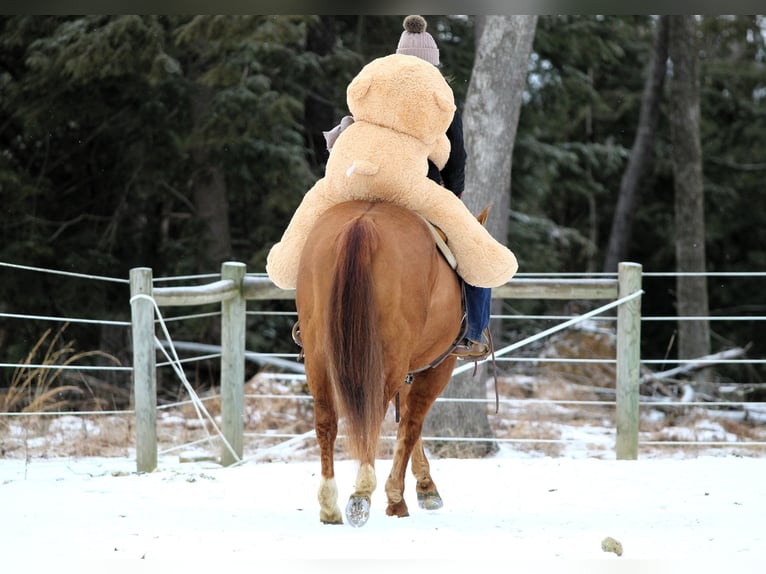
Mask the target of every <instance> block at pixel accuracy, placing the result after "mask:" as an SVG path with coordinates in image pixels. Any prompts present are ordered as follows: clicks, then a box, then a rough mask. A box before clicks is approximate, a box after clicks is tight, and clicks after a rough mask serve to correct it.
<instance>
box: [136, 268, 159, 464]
mask: <svg viewBox="0 0 766 574" xmlns="http://www.w3.org/2000/svg"><path fill="white" fill-rule="evenodd" d="M137 295H141V297H137ZM151 296H152V270H151V269H149V268H148V267H137V268H134V269H131V270H130V312H131V330H132V337H133V390H134V397H135V398H134V408H135V411H136V470H137V471H138V472H152V471H153V470H154V469H155V468H157V371H156V358H155V350H154V304H153V303H152V301H151V299H149V298H151ZM147 297H149V298H147Z"/></svg>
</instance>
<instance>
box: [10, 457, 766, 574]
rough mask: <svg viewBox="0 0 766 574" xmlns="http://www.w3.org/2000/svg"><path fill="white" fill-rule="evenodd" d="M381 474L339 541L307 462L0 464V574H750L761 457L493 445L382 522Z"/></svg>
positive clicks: (439, 468) (760, 555) (763, 495)
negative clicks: (608, 546) (153, 564)
mask: <svg viewBox="0 0 766 574" xmlns="http://www.w3.org/2000/svg"><path fill="white" fill-rule="evenodd" d="M390 465H391V463H390V460H386V459H381V460H379V461H378V463H377V477H378V489H377V490H376V491H375V494H374V495H373V500H372V503H373V509H372V512H371V516H370V519H369V521H368V522H367V524H366V525H365V526H363V527H362V528H352V527H350V526H348V525H343V526H331V525H324V524H321V523H320V521H319V507H318V503H317V501H316V491H317V487H318V484H319V480H318V477H319V462H318V460H313V461H293V462H290V461H288V462H285V461H281V462H254V461H250V462H245V463H244V464H241V465H238V466H232V467H228V468H225V467H221V466H219V465H217V464H215V463H213V462H204V461H198V462H188V463H187V462H180V459H179V458H178V457H171V456H165V457H163V458H162V459H161V460H160V464H159V466H158V469H157V470H156V471H154V472H152V473H142V474H138V473H136V472H135V461H134V460H133V459H132V458H130V457H119V458H118V457H115V458H52V459H31V460H28V461H25V460H23V459H4V460H0V504H1V508H2V515H1V516H2V519H1V520H0V548H2V552H3V553H2V560H3V562H2V563H3V564H4V566H3V568H2V569H3V572H12V571H17V569H14V568H10V569H7V566H5V565H7V564H14V563H19V564H24V565H28V563H29V561H30V560H33V561H34V560H44V561H45V560H52V561H55V563H56V564H57V565H59V566H57V567H56V571H60V570H62V569H63V567H64V566H65V565H69V566H73V565H76V564H80V563H81V562H82V561H89V562H90V561H102V560H114V559H140V558H144V559H146V560H163V561H164V560H173V561H174V562H175V563H176V565H178V564H180V563H188V564H189V565H190V566H193V565H195V564H197V565H199V564H200V563H206V562H210V561H215V562H218V561H221V560H232V559H236V560H248V561H264V560H280V561H283V560H295V559H307V560H315V561H316V560H324V559H328V558H359V559H365V560H372V561H375V560H382V559H389V558H399V559H410V558H421V559H429V560H436V559H442V560H446V561H447V562H445V563H444V564H445V565H446V566H451V567H452V568H454V567H455V564H456V562H455V561H456V560H469V561H471V562H474V561H476V560H479V559H486V560H492V561H498V562H499V564H498V566H497V567H498V568H502V569H501V570H499V571H502V572H510V571H517V570H518V569H519V567H520V565H523V564H525V563H527V564H529V563H532V564H538V563H539V561H543V562H547V561H554V563H556V564H557V563H558V561H559V560H566V561H568V563H569V564H570V565H571V564H575V565H580V566H583V565H588V566H587V568H586V567H584V566H583V568H584V570H583V571H588V572H600V571H613V570H611V569H610V570H603V569H598V568H599V566H598V565H601V564H602V563H603V564H609V565H611V566H610V568H611V567H623V568H624V567H625V565H626V564H632V565H634V566H637V565H638V566H640V565H646V564H647V562H646V561H650V562H649V563H650V564H652V568H651V569H649V570H643V569H639V570H629V571H631V572H633V571H641V572H644V571H646V572H649V571H651V572H660V571H663V570H662V568H661V566H662V565H663V564H665V565H672V564H677V563H678V561H679V560H680V561H682V562H681V564H682V565H683V566H684V567H683V568H681V569H680V570H679V569H675V568H673V569H672V571H674V572H699V571H701V570H700V569H702V570H704V569H705V567H711V565H712V564H719V563H721V562H723V567H725V568H726V569H730V568H731V566H732V564H734V563H737V564H738V566H737V572H738V573H739V572H744V571H753V572H763V571H764V570H763V568H764V567H763V564H764V563H766V562H765V561H766V526H765V525H764V522H765V521H766V489H764V487H763V484H764V482H763V481H764V477H766V458H760V457H742V456H732V455H718V456H716V455H704V456H699V457H697V458H688V457H679V456H667V457H652V458H640V459H639V460H637V461H617V460H605V459H601V458H590V457H572V456H560V457H555V458H552V457H535V456H529V455H525V454H523V453H520V452H518V451H514V450H511V449H509V448H506V447H503V448H501V450H500V453H499V454H497V455H496V456H493V457H490V458H485V459H432V460H431V466H432V469H431V470H432V475H433V477H434V480H435V481H436V483H437V486H438V488H439V491H440V493H441V495H442V497H443V498H444V507H443V508H442V509H440V510H436V511H425V510H422V509H420V508H419V507H418V506H417V502H416V499H415V496H414V484H413V479H412V477H411V475H409V474H408V476H407V483H406V491H405V499H406V500H407V502H408V504H409V507H410V516H409V517H406V518H392V517H388V516H386V515H385V494H384V492H383V483H384V482H385V478H386V476H387V474H388V471H389V469H390ZM355 474H356V463H355V462H353V461H348V460H341V461H338V462H336V476H337V481H338V489H339V493H340V506H341V508H343V507H344V506H345V500H346V499H347V497H348V495H349V494H350V493H351V490H352V487H353V481H354V478H355ZM607 537H612V538H614V539H615V540H617V541H619V542H620V544H621V545H622V547H623V550H624V551H623V554H622V556H617V555H616V554H615V553H612V552H605V551H604V550H602V548H601V543H602V541H603V540H604V539H605V538H607ZM373 563H374V562H373ZM401 564H402V565H403V566H404V565H406V564H408V565H409V567H410V568H414V567H415V566H413V565H414V564H415V563H414V562H402V563H401ZM692 564H694V565H696V566H694V567H693V568H691V567H690V565H692ZM514 565H515V566H516V567H514ZM434 566H436V563H434ZM638 566H637V567H638ZM397 568H399V567H397ZM658 568H659V569H658ZM748 568H752V570H748ZM314 570H316V568H314ZM419 570H420V569H419ZM171 571H178V569H177V568H176V569H172V570H171ZM277 571H280V570H277ZM522 571H523V569H522ZM531 571H540V570H539V568H533V569H532V570H531ZM620 571H626V570H620ZM667 571H671V569H668V570H667Z"/></svg>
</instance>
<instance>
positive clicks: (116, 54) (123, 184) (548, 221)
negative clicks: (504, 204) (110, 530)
mask: <svg viewBox="0 0 766 574" xmlns="http://www.w3.org/2000/svg"><path fill="white" fill-rule="evenodd" d="M401 22H402V16H372V15H368V16H265V15H257V16H159V15H151V16H135V15H134V16H130V15H127V16H124V15H122V16H70V17H64V16H0V205H2V209H0V234H2V240H1V241H0V262H6V263H13V264H19V265H27V266H34V267H41V268H48V269H59V270H65V271H74V272H77V273H83V274H94V275H98V276H106V277H119V278H127V277H128V273H129V270H130V269H131V268H133V267H139V266H147V267H151V268H152V269H153V272H154V275H155V277H166V276H177V275H188V274H209V273H216V272H218V270H219V269H220V264H221V262H222V261H226V260H238V261H243V262H245V263H246V264H247V267H248V271H250V272H258V271H263V269H264V264H265V258H266V254H267V253H268V250H269V248H270V247H271V245H272V244H273V243H274V242H276V241H278V240H279V238H280V236H281V234H282V232H283V231H284V228H285V227H286V225H287V223H288V221H289V219H290V217H291V215H292V213H293V211H294V210H295V208H296V207H297V205H298V203H299V202H300V200H301V198H302V196H303V194H304V193H305V192H306V191H307V190H308V189H309V188H310V187H311V185H312V184H313V183H314V181H315V180H316V179H318V178H319V177H321V175H322V173H323V169H324V163H325V161H326V158H327V152H326V149H325V145H324V139H323V137H322V131H323V130H327V129H329V128H331V127H332V126H334V125H335V124H336V123H337V122H338V120H339V119H340V118H341V117H342V116H343V115H345V114H346V113H347V111H346V105H345V89H346V86H347V85H348V83H349V82H350V80H351V79H352V78H353V77H354V76H355V75H356V73H357V72H358V71H359V70H360V69H361V67H362V66H363V65H364V64H365V63H367V62H368V61H370V60H371V59H373V58H375V57H379V56H384V55H387V54H390V53H392V52H393V51H394V50H395V48H396V44H397V41H398V38H399V35H400V33H401V29H402V28H401ZM428 22H429V31H430V32H431V33H432V34H433V35H434V37H435V38H436V40H437V42H438V44H439V47H440V51H441V61H442V70H443V72H444V74H445V76H447V77H448V78H449V80H450V83H451V85H452V88H453V90H454V93H455V97H456V101H457V104H458V106H459V107H461V108H462V106H463V104H464V102H465V97H466V92H467V89H468V86H469V82H470V79H471V71H472V65H473V61H474V53H475V40H476V26H475V24H476V19H475V18H474V17H472V16H446V15H445V16H429V17H428ZM765 24H766V20H764V18H763V17H761V16H704V17H700V18H699V19H698V21H697V29H696V34H697V39H698V54H699V85H700V92H699V97H700V110H701V116H700V117H701V123H700V141H701V146H702V157H703V180H704V208H705V209H704V214H705V250H706V261H705V264H706V268H707V271H713V272H726V271H733V272H746V271H762V270H763V269H764V263H766V226H764V225H763V215H762V214H763V213H764V212H765V211H766V193H764V191H763V182H764V174H765V173H766V63H765V62H764V59H765V58H766V33H765V32H764V25H765ZM656 26H657V19H656V18H653V17H651V16H648V15H640V16H639V15H636V16H595V15H580V16H577V15H566V16H564V15H560V16H540V17H539V18H538V20H537V25H536V30H535V36H534V43H533V48H532V55H531V58H530V61H529V67H528V81H527V85H526V90H525V93H524V103H523V106H522V109H521V114H520V119H519V125H518V131H517V135H516V140H515V145H514V148H513V164H512V165H513V170H512V178H511V184H510V189H511V194H512V195H511V210H510V212H509V213H508V218H509V232H508V237H507V238H501V239H507V244H508V245H509V246H510V247H511V249H512V250H513V251H514V252H515V253H516V255H517V257H518V259H519V263H520V271H521V272H524V273H532V272H543V273H556V272H561V273H586V272H601V271H603V270H604V266H605V259H606V257H607V248H608V241H609V237H610V230H611V228H612V224H613V220H614V216H615V210H616V205H617V200H618V190H619V189H620V185H621V180H622V177H623V175H624V173H625V171H626V169H627V166H628V161H629V158H630V155H631V148H632V146H633V143H634V140H635V138H636V134H637V131H638V129H639V125H640V122H639V117H640V110H641V100H642V93H643V91H644V86H645V81H646V77H647V73H648V70H649V68H650V62H651V59H652V56H653V54H654V47H653V41H654V36H655V30H656ZM670 73H672V67H671V72H670ZM670 89H671V88H670V86H669V85H668V83H667V82H666V84H665V86H664V87H663V90H664V96H663V99H662V100H661V102H660V105H659V119H658V122H657V131H656V138H655V143H654V149H653V153H652V154H651V162H650V163H649V169H648V170H647V172H646V173H645V175H644V177H642V179H641V182H640V186H639V198H640V199H639V200H638V201H637V203H636V206H635V209H634V213H633V224H632V229H631V230H630V231H628V233H629V234H630V236H629V237H628V240H629V241H628V243H627V245H628V248H627V256H626V257H625V258H624V260H630V261H636V262H639V263H641V264H642V265H643V268H644V271H674V270H676V269H677V264H676V252H675V248H674V244H675V233H676V223H675V219H674V213H675V209H674V181H673V165H672V159H671V158H672V135H671V123H672V122H671V120H672V119H673V117H672V115H673V107H672V105H671V104H672V99H671V95H672V94H671V93H670ZM469 192H470V190H469ZM0 273H2V280H0V313H34V314H38V315H51V316H76V317H99V318H109V319H115V320H129V313H130V307H129V304H128V299H129V292H128V288H127V286H126V285H124V284H119V283H97V284H96V285H93V286H83V285H82V284H80V283H72V282H62V281H61V280H60V278H58V277H57V276H55V275H44V274H33V273H26V272H23V271H21V272H20V271H17V270H13V271H12V272H11V271H9V270H7V269H0ZM709 281H716V287H717V288H716V289H711V290H710V299H709V301H708V304H709V309H710V314H711V315H717V314H722V315H731V314H737V313H739V314H745V313H761V314H762V313H763V310H764V307H766V305H762V304H754V303H753V302H754V301H755V302H758V301H762V300H763V296H762V295H761V293H762V291H763V289H762V287H761V284H760V283H759V281H758V280H757V279H753V280H747V279H745V280H742V279H740V280H738V281H736V282H734V281H732V282H731V283H728V282H727V280H726V279H718V278H716V279H710V280H709ZM652 286H653V288H652V290H651V291H650V292H647V293H646V294H645V296H644V298H643V302H642V311H643V313H644V314H645V315H673V314H675V313H676V305H677V301H676V296H675V289H676V284H675V280H674V278H672V277H668V278H667V279H662V278H660V279H656V280H654V281H653V283H652ZM579 305H580V308H582V303H579ZM260 308H263V309H273V310H281V309H287V308H290V304H289V303H284V302H283V303H279V302H274V303H268V304H263V305H261V306H260ZM544 309H550V303H545V302H514V303H513V310H514V311H524V312H536V311H542V310H544ZM290 326H291V324H290V322H286V321H284V320H283V319H279V318H273V319H268V318H267V319H265V320H264V319H263V318H259V324H258V328H257V329H256V328H251V329H248V335H247V336H248V343H247V346H248V348H249V349H269V350H271V351H280V350H281V351H288V352H294V350H295V347H294V346H293V344H292V341H291V339H290V336H289V328H290ZM48 327H49V326H48V325H45V324H43V323H41V322H37V321H32V320H25V321H19V320H16V319H12V318H6V317H0V349H1V350H2V360H3V361H5V362H8V363H12V362H19V361H21V360H23V358H24V357H26V356H27V355H28V353H29V352H30V349H31V348H32V347H33V346H34V345H35V343H36V342H38V341H39V340H40V338H41V335H42V333H43V332H44V331H45V329H46V328H48ZM215 329H216V326H215V322H210V321H190V322H189V323H188V324H187V325H186V326H185V327H183V328H182V331H181V334H182V335H184V336H188V338H190V339H192V340H205V339H206V338H209V339H210V340H211V342H215V341H216V340H217V339H216V337H215V335H216V333H214V332H211V331H215ZM642 329H643V338H642V347H643V348H642V352H644V353H648V354H652V355H655V356H657V355H660V356H662V355H670V356H672V355H673V353H674V352H675V350H674V349H673V345H674V338H675V331H674V329H675V325H673V324H672V323H671V324H667V323H662V324H659V323H658V324H654V323H649V324H645V325H643V326H642ZM764 331H766V327H764V325H763V322H762V321H761V322H758V321H753V322H739V323H735V324H733V325H732V324H727V326H726V327H725V328H721V327H718V326H713V328H712V333H711V334H712V350H713V351H715V350H718V349H720V348H724V347H728V346H735V345H736V346H746V345H752V347H751V348H752V349H753V352H754V353H755V352H760V353H761V354H762V352H763V343H761V341H763V340H764V336H765V335H766V332H764ZM517 335H518V333H506V336H507V337H508V338H513V337H514V336H517ZM62 338H63V339H66V340H70V341H72V345H73V346H74V348H77V349H100V350H102V351H104V352H106V353H109V354H111V355H114V356H115V357H118V358H119V359H120V360H122V361H123V363H124V364H130V341H129V330H128V329H124V328H117V327H113V326H110V325H103V326H100V327H99V328H97V329H93V327H80V326H78V325H70V326H68V328H67V332H66V334H65V335H62ZM10 376H11V373H10V372H9V370H8V369H3V370H2V371H0V377H2V380H0V388H2V387H6V386H7V384H8V378H9V377H10ZM760 378H762V376H761V377H760Z"/></svg>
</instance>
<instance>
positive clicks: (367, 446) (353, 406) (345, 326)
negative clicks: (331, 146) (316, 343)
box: [326, 217, 387, 460]
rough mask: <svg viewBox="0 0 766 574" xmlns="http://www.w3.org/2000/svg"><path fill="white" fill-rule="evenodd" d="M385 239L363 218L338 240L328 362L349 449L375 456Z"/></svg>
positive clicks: (380, 406) (380, 409) (380, 405)
mask: <svg viewBox="0 0 766 574" xmlns="http://www.w3.org/2000/svg"><path fill="white" fill-rule="evenodd" d="M378 242H379V237H378V235H377V232H376V230H375V228H374V225H373V223H372V222H371V221H369V220H368V219H366V218H363V217H357V218H355V219H353V220H352V221H350V222H349V223H348V224H347V226H346V229H345V230H344V231H343V233H342V234H341V235H340V236H339V238H338V243H337V245H336V253H337V259H336V264H335V269H334V271H333V279H332V288H331V292H330V300H329V312H328V314H327V321H328V325H327V335H328V336H327V341H326V344H327V355H328V356H327V361H328V367H329V368H328V371H329V374H330V378H331V380H332V381H333V384H334V386H336V388H337V391H338V392H336V396H337V397H338V400H339V403H340V407H341V412H342V414H343V415H344V416H345V419H346V426H347V432H348V437H349V450H350V451H351V452H352V453H353V454H354V455H355V457H356V458H357V459H359V460H374V459H375V456H376V455H377V450H378V435H377V433H371V432H370V429H377V428H380V425H381V424H382V422H383V417H384V416H385V409H386V405H387V399H386V397H385V396H384V393H383V389H384V377H385V372H384V360H383V346H382V344H381V338H380V336H379V334H378V322H379V321H378V318H377V305H376V299H375V286H374V283H373V274H372V259H373V253H374V252H375V250H376V248H377V245H378Z"/></svg>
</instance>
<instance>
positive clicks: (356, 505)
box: [346, 494, 370, 528]
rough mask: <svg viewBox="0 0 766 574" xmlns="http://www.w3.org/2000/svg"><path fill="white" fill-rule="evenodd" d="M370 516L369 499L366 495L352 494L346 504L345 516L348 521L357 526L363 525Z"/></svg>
mask: <svg viewBox="0 0 766 574" xmlns="http://www.w3.org/2000/svg"><path fill="white" fill-rule="evenodd" d="M369 517H370V499H369V497H367V496H359V495H356V494H355V495H352V496H351V498H349V499H348V504H347V505H346V518H347V519H348V523H349V524H350V525H351V526H353V527H355V528H359V527H360V526H364V525H365V523H366V522H367V519H368V518H369Z"/></svg>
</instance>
